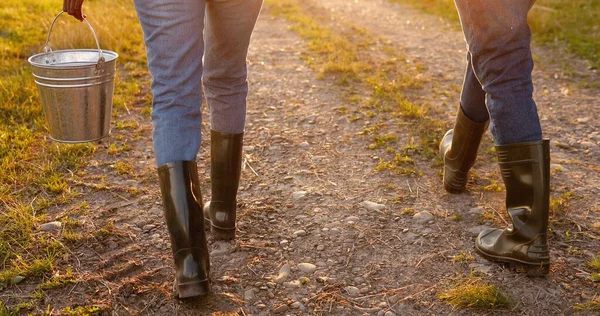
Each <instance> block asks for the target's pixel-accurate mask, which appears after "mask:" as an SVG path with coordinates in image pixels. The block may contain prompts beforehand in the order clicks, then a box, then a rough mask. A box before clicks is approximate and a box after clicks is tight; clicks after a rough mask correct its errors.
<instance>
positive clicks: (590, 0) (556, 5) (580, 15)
mask: <svg viewBox="0 0 600 316" xmlns="http://www.w3.org/2000/svg"><path fill="white" fill-rule="evenodd" d="M390 1H393V2H403V3H409V4H411V5H413V6H415V7H417V8H419V9H421V10H423V11H425V12H428V13H432V14H436V15H439V16H442V17H444V18H447V19H449V20H450V21H452V22H454V23H455V25H457V26H458V25H459V19H458V13H457V12H456V7H455V6H454V1H453V0H390ZM598 20H600V1H597V0H569V1H564V0H538V1H537V2H536V3H535V5H534V6H533V8H532V9H531V11H530V13H529V24H530V26H531V30H532V32H533V38H534V40H536V41H540V42H542V43H553V42H564V43H567V44H568V47H569V49H570V51H572V52H574V53H576V54H578V55H579V56H581V57H583V58H586V59H588V60H590V62H591V63H592V66H593V67H600V27H598Z"/></svg>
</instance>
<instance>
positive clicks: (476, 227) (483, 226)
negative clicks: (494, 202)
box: [469, 225, 489, 237]
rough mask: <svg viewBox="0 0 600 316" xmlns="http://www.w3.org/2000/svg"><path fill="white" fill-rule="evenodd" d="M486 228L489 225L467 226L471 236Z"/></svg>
mask: <svg viewBox="0 0 600 316" xmlns="http://www.w3.org/2000/svg"><path fill="white" fill-rule="evenodd" d="M486 228H489V226H486V225H479V226H475V227H471V228H469V233H471V235H472V236H473V237H475V236H477V235H479V233H481V231H483V230H484V229H486Z"/></svg>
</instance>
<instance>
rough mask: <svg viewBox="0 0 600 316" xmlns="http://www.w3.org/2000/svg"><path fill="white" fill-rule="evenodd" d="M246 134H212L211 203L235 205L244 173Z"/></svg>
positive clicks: (212, 132)
mask: <svg viewBox="0 0 600 316" xmlns="http://www.w3.org/2000/svg"><path fill="white" fill-rule="evenodd" d="M243 139H244V134H243V133H242V134H225V133H220V132H217V131H213V130H211V132H210V179H211V180H210V181H211V188H212V192H211V203H214V202H221V203H234V204H235V201H236V196H237V190H238V186H239V183H240V175H241V172H242V145H243Z"/></svg>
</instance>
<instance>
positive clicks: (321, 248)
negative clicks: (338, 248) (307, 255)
mask: <svg viewBox="0 0 600 316" xmlns="http://www.w3.org/2000/svg"><path fill="white" fill-rule="evenodd" d="M323 250H325V246H323V245H318V246H317V251H323Z"/></svg>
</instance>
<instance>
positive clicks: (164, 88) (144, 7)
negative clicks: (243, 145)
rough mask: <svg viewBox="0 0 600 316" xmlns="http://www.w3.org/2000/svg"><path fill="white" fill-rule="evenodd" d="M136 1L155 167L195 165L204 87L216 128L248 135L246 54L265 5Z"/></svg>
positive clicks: (220, 0)
mask: <svg viewBox="0 0 600 316" xmlns="http://www.w3.org/2000/svg"><path fill="white" fill-rule="evenodd" d="M134 3H135V9H136V11H137V14H138V18H139V20H140V24H141V25H142V30H143V32H144V41H145V43H146V50H147V55H148V67H149V69H150V72H151V74H152V79H153V80H152V94H153V97H154V98H153V104H152V122H153V124H154V133H153V143H154V154H155V157H156V165H157V166H161V165H163V164H165V163H168V162H172V161H194V160H196V155H197V153H198V150H199V148H200V142H201V134H200V129H201V122H202V115H201V110H200V108H201V105H202V82H203V83H204V93H205V96H206V99H207V102H208V106H209V108H210V117H211V129H213V130H215V131H218V132H221V133H230V134H238V133H242V132H243V131H244V126H245V122H246V97H247V95H248V82H247V68H246V56H247V53H248V45H249V43H250V36H251V34H252V31H253V29H254V25H255V24H256V20H257V18H258V14H259V12H260V9H261V6H262V0H135V1H134ZM203 59H204V63H203Z"/></svg>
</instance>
